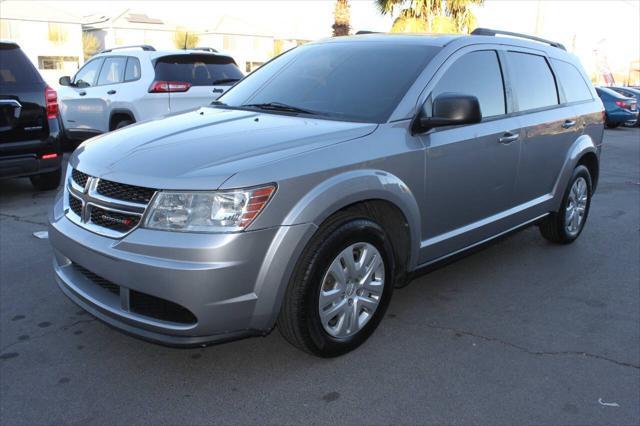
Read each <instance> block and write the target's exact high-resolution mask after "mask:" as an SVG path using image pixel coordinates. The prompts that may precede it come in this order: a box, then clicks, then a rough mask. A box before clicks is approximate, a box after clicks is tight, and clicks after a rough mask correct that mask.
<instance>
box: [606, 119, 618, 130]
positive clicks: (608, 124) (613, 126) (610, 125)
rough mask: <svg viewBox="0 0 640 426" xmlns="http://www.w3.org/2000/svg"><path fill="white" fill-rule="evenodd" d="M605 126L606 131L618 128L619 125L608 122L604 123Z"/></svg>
mask: <svg viewBox="0 0 640 426" xmlns="http://www.w3.org/2000/svg"><path fill="white" fill-rule="evenodd" d="M605 125H606V126H607V129H615V128H616V127H618V126H620V123H612V122H610V121H607V122H605Z"/></svg>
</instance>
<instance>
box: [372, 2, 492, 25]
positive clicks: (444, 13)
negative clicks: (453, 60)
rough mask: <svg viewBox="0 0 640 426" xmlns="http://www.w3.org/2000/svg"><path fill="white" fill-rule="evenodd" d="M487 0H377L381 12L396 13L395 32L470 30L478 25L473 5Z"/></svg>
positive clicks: (385, 13) (384, 13) (386, 13)
mask: <svg viewBox="0 0 640 426" xmlns="http://www.w3.org/2000/svg"><path fill="white" fill-rule="evenodd" d="M483 2H484V0H376V3H377V4H378V8H379V9H380V13H382V14H383V15H396V11H398V10H399V12H398V13H397V16H396V19H395V21H394V22H393V26H392V27H391V31H393V32H448V33H451V32H455V33H469V32H471V30H473V29H474V28H475V26H476V17H475V15H474V14H473V12H472V11H471V8H470V6H471V5H481V4H482V3H483Z"/></svg>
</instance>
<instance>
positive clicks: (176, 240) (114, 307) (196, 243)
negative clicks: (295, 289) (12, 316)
mask: <svg viewBox="0 0 640 426" xmlns="http://www.w3.org/2000/svg"><path fill="white" fill-rule="evenodd" d="M62 209H63V206H62V201H61V199H60V197H58V199H57V200H56V203H55V205H54V208H53V210H52V212H51V214H50V218H49V222H50V224H49V240H50V241H51V244H52V246H53V249H54V271H55V277H56V281H57V283H58V285H59V287H60V288H61V290H62V291H63V292H64V293H65V294H66V295H67V296H68V297H69V298H70V299H71V300H73V301H74V302H75V303H77V304H78V305H79V306H81V307H82V308H83V309H85V310H87V311H89V312H90V313H91V314H93V315H94V316H96V317H97V318H99V319H101V320H103V321H104V322H106V323H108V324H109V325H111V326H113V327H115V328H117V329H120V330H121V331H124V332H126V333H128V334H132V335H135V336H137V337H141V338H143V339H146V340H150V341H153V342H156V343H161V344H166V345H171V346H197V345H206V344H210V343H217V342H221V341H227V340H233V339H237V338H241V337H246V336H251V335H261V334H266V333H267V332H269V330H270V329H271V328H272V327H273V324H274V320H275V317H276V315H277V309H279V297H278V294H280V293H281V290H282V284H283V283H286V282H287V281H288V280H287V273H288V272H289V271H290V268H288V267H285V266H284V265H283V264H282V262H284V263H291V262H290V261H291V260H292V259H291V256H288V257H286V256H279V255H277V259H274V257H273V256H274V255H276V253H278V252H281V249H282V248H283V247H282V244H285V246H286V247H285V248H287V250H292V249H294V248H295V247H296V246H297V245H298V243H302V241H303V239H304V237H305V236H306V235H308V234H309V232H311V231H312V228H313V225H297V226H291V227H275V228H268V229H262V230H257V231H251V232H241V233H234V234H191V233H179V232H164V231H155V230H148V229H136V230H134V231H133V232H131V233H130V234H128V235H127V236H126V237H124V238H122V239H112V238H108V237H104V236H100V235H97V234H94V233H92V232H90V231H88V230H86V229H84V228H81V227H80V226H78V225H76V224H75V223H73V222H71V221H70V220H69V219H68V218H67V217H66V216H65V215H64V212H63V210H62ZM283 228H287V229H283ZM283 235H284V236H285V238H282V236H283ZM292 241H297V242H298V243H293V244H290V243H291V242H292ZM290 253H291V255H293V251H291V252H290ZM265 258H268V259H270V260H269V261H266V260H265ZM273 271H278V273H273ZM280 271H282V272H280ZM267 278H268V279H267ZM140 295H142V296H140ZM143 296H144V297H143ZM140 297H142V298H141V299H140V300H139V301H137V302H136V301H135V298H140ZM158 301H160V302H158ZM265 301H269V302H268V303H267V304H266V305H265ZM271 301H273V302H271ZM261 302H262V303H261ZM154 303H156V305H153V304H154ZM163 303H164V305H163ZM151 305H153V306H151ZM176 306H178V307H179V308H180V309H182V310H180V309H177V308H176ZM174 308H175V309H174ZM185 311H186V312H188V313H190V314H191V315H192V316H189V315H186V316H185V315H181V314H182V313H184V312H185ZM176 312H177V313H178V314H179V315H178V316H172V315H173V314H175V313H176ZM185 318H186V319H185ZM189 318H191V319H189Z"/></svg>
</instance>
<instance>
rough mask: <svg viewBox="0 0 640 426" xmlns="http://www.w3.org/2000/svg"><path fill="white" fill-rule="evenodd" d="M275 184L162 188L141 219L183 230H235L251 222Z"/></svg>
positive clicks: (155, 225)
mask: <svg viewBox="0 0 640 426" xmlns="http://www.w3.org/2000/svg"><path fill="white" fill-rule="evenodd" d="M275 190H276V187H275V186H265V187H260V188H251V189H238V190H233V191H215V192H204V191H193V192H182V191H181V192H174V191H161V192H158V194H157V195H156V196H155V198H154V200H153V203H152V204H151V206H150V207H149V209H150V210H149V212H148V214H147V216H146V219H145V221H144V225H143V226H144V227H145V228H151V229H162V230H166V231H182V232H235V231H242V230H243V229H245V228H246V227H247V226H249V225H250V224H251V222H253V220H254V219H255V218H256V217H257V216H258V214H260V212H261V211H262V209H264V207H265V206H266V205H267V202H269V199H270V198H271V196H272V195H273V193H274V192H275Z"/></svg>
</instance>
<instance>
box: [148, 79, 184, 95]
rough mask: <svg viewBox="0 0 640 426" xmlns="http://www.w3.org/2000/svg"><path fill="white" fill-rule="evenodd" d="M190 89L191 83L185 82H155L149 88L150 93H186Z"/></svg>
mask: <svg viewBox="0 0 640 426" xmlns="http://www.w3.org/2000/svg"><path fill="white" fill-rule="evenodd" d="M190 87H191V83H187V82H184V81H154V82H153V83H151V87H149V93H173V92H186V91H187V90H189V88H190Z"/></svg>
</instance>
